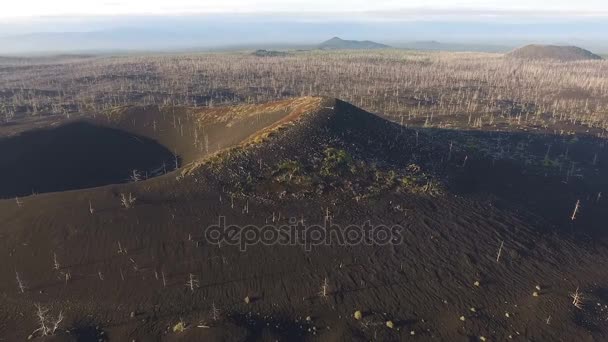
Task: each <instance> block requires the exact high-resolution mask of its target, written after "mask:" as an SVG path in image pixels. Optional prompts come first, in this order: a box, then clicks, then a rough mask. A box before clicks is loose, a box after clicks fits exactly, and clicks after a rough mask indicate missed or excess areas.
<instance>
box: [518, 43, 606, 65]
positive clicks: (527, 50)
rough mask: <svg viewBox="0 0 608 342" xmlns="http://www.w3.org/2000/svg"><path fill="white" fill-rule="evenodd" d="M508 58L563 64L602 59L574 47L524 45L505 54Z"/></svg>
mask: <svg viewBox="0 0 608 342" xmlns="http://www.w3.org/2000/svg"><path fill="white" fill-rule="evenodd" d="M507 57H510V58H520V59H531V60H543V59H553V60H558V61H563V62H570V61H580V60H598V59H602V57H600V56H598V55H596V54H594V53H593V52H591V51H589V50H585V49H582V48H579V47H576V46H559V45H534V44H532V45H526V46H524V47H521V48H519V49H516V50H513V51H511V52H510V53H508V54H507Z"/></svg>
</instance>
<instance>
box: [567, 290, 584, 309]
mask: <svg viewBox="0 0 608 342" xmlns="http://www.w3.org/2000/svg"><path fill="white" fill-rule="evenodd" d="M570 298H572V305H574V306H575V307H576V308H577V309H582V308H583V293H582V292H579V290H578V287H577V288H576V291H574V292H573V293H571V294H570Z"/></svg>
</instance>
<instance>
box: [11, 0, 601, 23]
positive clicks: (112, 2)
mask: <svg viewBox="0 0 608 342" xmlns="http://www.w3.org/2000/svg"><path fill="white" fill-rule="evenodd" d="M3 2H4V3H3V4H2V10H1V11H0V20H3V21H5V22H6V21H7V20H9V21H12V20H15V19H27V18H32V17H40V16H83V15H84V16H99V15H177V14H200V13H210V12H223V13H256V12H291V13H302V12H313V13H333V14H339V13H341V12H371V13H370V15H372V16H374V15H375V16H378V15H379V12H381V13H385V14H391V13H392V14H393V15H394V14H395V11H396V13H401V12H403V13H407V12H408V11H410V12H412V11H414V12H415V11H417V10H427V11H428V10H456V11H463V10H470V11H472V12H477V13H478V15H494V14H496V13H497V12H520V13H528V12H529V13H534V12H539V13H540V12H543V13H546V11H550V13H548V15H560V14H561V15H574V16H582V17H584V16H594V17H597V16H605V15H607V14H608V1H607V0H577V1H572V0H426V1H424V2H418V1H417V2H413V1H409V2H408V1H407V0H373V1H370V0H169V1H167V0H52V1H50V0H6V1H3ZM484 12H487V13H484ZM560 12H561V13H560ZM389 17H390V16H389Z"/></svg>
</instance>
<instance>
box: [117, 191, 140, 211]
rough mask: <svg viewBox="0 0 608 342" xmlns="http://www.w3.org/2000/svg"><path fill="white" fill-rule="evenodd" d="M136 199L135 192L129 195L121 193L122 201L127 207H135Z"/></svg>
mask: <svg viewBox="0 0 608 342" xmlns="http://www.w3.org/2000/svg"><path fill="white" fill-rule="evenodd" d="M136 200H137V198H136V197H134V196H133V194H132V193H130V192H129V195H128V196H127V195H125V194H123V193H121V194H120V203H121V204H122V206H123V207H124V208H125V209H130V208H131V207H133V204H134V203H135V201H136Z"/></svg>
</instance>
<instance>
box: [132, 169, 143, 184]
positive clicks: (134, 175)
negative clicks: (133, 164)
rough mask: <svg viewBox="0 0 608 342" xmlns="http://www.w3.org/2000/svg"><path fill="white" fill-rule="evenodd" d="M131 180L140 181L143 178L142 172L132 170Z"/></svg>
mask: <svg viewBox="0 0 608 342" xmlns="http://www.w3.org/2000/svg"><path fill="white" fill-rule="evenodd" d="M130 178H131V182H139V181H140V180H141V173H139V171H137V170H133V171H131V177H130Z"/></svg>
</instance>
